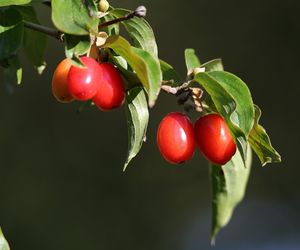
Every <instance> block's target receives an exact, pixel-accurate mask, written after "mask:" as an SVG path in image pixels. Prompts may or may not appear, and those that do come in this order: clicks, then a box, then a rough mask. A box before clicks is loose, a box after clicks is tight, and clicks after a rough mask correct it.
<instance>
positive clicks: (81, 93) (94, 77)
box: [68, 56, 102, 101]
mask: <svg viewBox="0 0 300 250" xmlns="http://www.w3.org/2000/svg"><path fill="white" fill-rule="evenodd" d="M80 59H81V61H82V63H83V64H84V65H85V68H80V67H76V66H71V68H70V71H69V74H68V90H69V92H70V94H71V95H72V96H73V97H74V99H76V100H79V101H87V100H89V99H92V98H93V97H94V96H95V95H96V93H97V92H98V90H99V88H100V82H101V80H102V70H101V69H100V67H99V63H98V62H97V61H96V60H95V59H93V58H90V57H86V56H84V57H81V58H80Z"/></svg>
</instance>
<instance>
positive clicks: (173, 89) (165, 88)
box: [160, 81, 192, 95]
mask: <svg viewBox="0 0 300 250" xmlns="http://www.w3.org/2000/svg"><path fill="white" fill-rule="evenodd" d="M191 83H192V81H188V82H185V83H183V84H182V85H180V86H178V87H171V86H170V85H162V86H161V87H160V88H161V90H163V91H165V92H166V93H168V94H172V95H177V94H178V93H179V92H181V91H182V90H184V89H186V88H187V87H188V86H189V85H190V84H191Z"/></svg>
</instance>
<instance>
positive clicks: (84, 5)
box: [51, 0, 99, 35]
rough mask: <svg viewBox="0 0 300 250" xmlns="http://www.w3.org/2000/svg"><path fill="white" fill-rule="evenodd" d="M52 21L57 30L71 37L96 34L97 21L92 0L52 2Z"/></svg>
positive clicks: (55, 0)
mask: <svg viewBox="0 0 300 250" xmlns="http://www.w3.org/2000/svg"><path fill="white" fill-rule="evenodd" d="M51 4H52V21H53V23H54V25H55V26H56V28H57V29H59V30H60V31H62V32H64V33H67V34H71V35H88V34H89V33H94V34H96V33H97V31H98V23H99V19H98V18H97V9H96V6H95V4H94V2H93V1H92V0H85V1H82V0H73V1H70V0H52V1H51Z"/></svg>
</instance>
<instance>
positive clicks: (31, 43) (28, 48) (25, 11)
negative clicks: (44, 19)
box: [17, 6, 47, 74]
mask: <svg viewBox="0 0 300 250" xmlns="http://www.w3.org/2000/svg"><path fill="white" fill-rule="evenodd" d="M17 10H18V11H19V12H20V13H21V15H22V17H23V20H25V21H29V22H33V23H37V24H40V23H39V21H38V19H37V16H36V13H35V10H34V9H33V7H31V6H27V7H24V6H18V7H17ZM23 45H24V46H23V48H24V51H25V54H26V55H27V57H28V59H29V61H30V62H31V63H32V64H33V66H34V68H35V69H36V70H37V72H38V73H39V74H42V73H43V70H44V69H45V68H46V62H45V60H44V58H45V52H46V47H47V37H46V35H45V34H43V33H41V32H37V31H33V30H30V29H24V40H23Z"/></svg>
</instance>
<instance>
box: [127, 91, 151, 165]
mask: <svg viewBox="0 0 300 250" xmlns="http://www.w3.org/2000/svg"><path fill="white" fill-rule="evenodd" d="M125 107H126V116H127V126H128V155H127V159H126V162H125V164H124V168H123V171H125V170H126V168H127V166H128V164H129V162H130V161H131V160H132V159H133V158H134V157H135V156H136V155H137V154H138V152H139V151H140V149H141V147H142V144H143V142H144V141H145V138H146V132H147V126H148V122H149V111H148V106H147V99H146V96H145V93H144V91H143V89H142V88H141V87H135V88H132V89H130V90H129V91H127V95H126V104H125Z"/></svg>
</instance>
